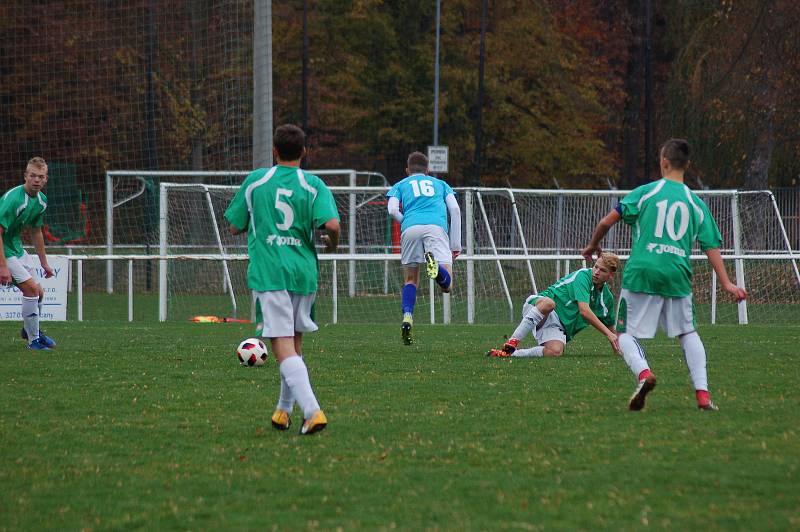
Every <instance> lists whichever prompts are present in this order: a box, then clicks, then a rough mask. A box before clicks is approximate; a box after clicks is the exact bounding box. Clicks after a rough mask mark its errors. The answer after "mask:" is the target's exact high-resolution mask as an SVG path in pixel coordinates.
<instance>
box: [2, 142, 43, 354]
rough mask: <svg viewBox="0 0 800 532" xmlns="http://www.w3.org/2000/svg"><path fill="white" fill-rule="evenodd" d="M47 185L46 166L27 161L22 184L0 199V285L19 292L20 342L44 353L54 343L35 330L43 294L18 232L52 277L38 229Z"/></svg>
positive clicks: (34, 160) (41, 160)
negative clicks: (12, 286)
mask: <svg viewBox="0 0 800 532" xmlns="http://www.w3.org/2000/svg"><path fill="white" fill-rule="evenodd" d="M46 184H47V163H46V162H45V160H44V159H42V158H41V157H34V158H33V159H31V160H30V161H28V166H27V167H26V168H25V183H24V184H22V185H19V186H17V187H14V188H12V189H11V190H9V191H8V192H6V193H5V194H3V197H2V198H0V285H8V284H12V283H13V284H15V285H16V286H17V288H19V290H20V292H22V331H21V333H20V334H21V335H22V338H23V339H25V340H27V341H28V348H29V349H38V350H48V349H50V348H51V347H54V346H55V345H56V343H55V341H54V340H53V339H52V338H50V337H48V336H45V335H44V333H42V331H41V330H39V316H40V314H41V312H42V299H43V297H44V291H43V290H42V285H40V284H39V283H38V282H36V279H35V278H34V274H35V273H36V264H35V261H33V260H32V259H33V257H31V256H30V255H28V253H27V252H26V251H25V250H24V249H23V247H22V239H21V238H20V235H21V233H22V230H23V229H25V228H26V227H30V228H31V229H30V232H29V233H30V236H31V239H32V240H33V247H34V249H35V250H36V255H38V256H39V264H40V265H41V267H42V271H43V272H44V276H45V277H52V276H53V273H54V272H53V269H52V268H51V267H50V265H49V264H48V263H47V254H46V253H45V250H44V236H42V225H43V224H44V220H43V218H42V216H43V215H44V211H45V209H47V198H46V197H45V195H44V193H43V192H42V189H43V188H44V186H45V185H46Z"/></svg>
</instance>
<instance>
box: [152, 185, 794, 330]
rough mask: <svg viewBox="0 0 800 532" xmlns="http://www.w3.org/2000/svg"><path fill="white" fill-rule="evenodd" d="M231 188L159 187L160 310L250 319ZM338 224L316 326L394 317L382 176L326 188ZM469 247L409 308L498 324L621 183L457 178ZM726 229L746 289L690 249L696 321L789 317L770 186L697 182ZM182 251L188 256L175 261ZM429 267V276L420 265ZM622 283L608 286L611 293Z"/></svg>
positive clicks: (395, 281)
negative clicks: (725, 187) (527, 183)
mask: <svg viewBox="0 0 800 532" xmlns="http://www.w3.org/2000/svg"><path fill="white" fill-rule="evenodd" d="M237 189H238V187H237V186H215V185H203V184H170V183H162V184H161V189H160V190H161V192H160V194H161V197H160V200H161V201H160V204H161V215H160V224H159V249H160V254H161V255H166V256H170V259H169V260H162V261H161V264H160V290H161V296H162V297H161V300H162V314H161V318H162V319H177V320H183V319H186V318H188V317H189V316H191V315H196V314H206V313H209V314H210V313H213V314H220V315H235V316H238V317H244V318H248V317H250V316H251V313H252V308H251V302H250V294H249V291H248V289H247V282H246V259H247V257H246V237H245V236H244V235H239V236H232V235H230V233H229V232H228V230H227V222H226V221H225V220H224V218H223V213H224V210H225V209H226V208H227V205H228V204H229V203H230V200H231V199H232V198H233V195H234V194H235V193H236V191H237ZM332 191H333V193H334V197H335V199H336V203H337V206H338V209H339V214H340V217H341V222H342V238H341V241H340V245H339V249H338V252H337V253H336V254H332V255H324V254H320V255H319V279H320V282H319V290H318V299H317V304H316V308H315V318H316V319H317V321H318V322H319V323H343V322H350V323H374V322H394V321H398V319H399V317H400V303H399V293H400V289H401V288H402V284H403V276H402V268H401V266H400V261H399V228H398V227H397V225H396V224H395V223H394V222H393V221H392V220H391V218H390V217H389V216H388V214H387V209H386V199H385V193H386V191H387V188H385V187H332ZM456 193H457V198H458V200H459V202H460V205H461V212H462V227H463V228H464V229H463V238H464V242H465V246H464V255H463V257H460V258H459V259H458V260H457V261H456V263H455V265H454V287H453V291H452V293H451V295H450V296H449V297H446V296H442V294H440V293H439V292H438V289H434V287H433V286H432V282H429V281H427V280H424V281H423V282H422V283H421V290H420V291H419V293H418V299H417V307H416V311H415V316H416V319H417V320H418V321H419V320H425V321H428V320H430V321H432V322H437V323H441V322H444V323H448V322H455V323H505V322H513V321H516V320H517V319H518V314H519V311H520V308H521V304H522V302H523V300H524V299H525V297H526V296H527V295H528V294H530V293H534V292H537V291H539V290H543V289H544V288H546V287H547V286H548V285H549V284H551V283H552V282H554V281H556V280H557V279H558V278H560V277H561V276H563V275H566V274H567V273H569V272H570V271H574V270H575V269H577V268H580V267H583V266H584V263H583V260H582V258H581V257H580V256H579V254H578V251H579V250H580V248H581V247H582V246H583V245H584V244H585V242H586V241H587V240H588V237H589V235H590V234H591V232H592V230H593V228H594V226H595V224H596V223H597V221H598V220H599V219H600V218H601V217H602V216H604V215H605V214H607V213H608V211H609V210H611V208H613V206H614V205H615V204H616V202H617V201H618V200H619V198H620V197H622V196H623V195H624V192H621V191H553V190H511V189H486V188H483V189H457V190H456ZM698 195H699V196H700V197H702V198H703V200H704V201H705V202H706V203H707V205H708V206H709V209H710V210H711V212H712V214H713V215H714V218H715V219H716V221H717V223H718V225H719V227H720V231H721V232H722V235H723V246H722V249H721V251H722V254H723V258H724V261H725V264H726V267H727V270H728V273H729V275H730V277H731V278H732V279H734V280H736V281H737V283H738V284H740V285H744V286H746V288H747V290H748V292H749V294H750V296H749V298H748V301H747V302H746V303H741V304H736V303H734V302H732V301H731V300H730V298H729V297H728V296H727V294H726V293H725V292H724V291H723V290H722V289H721V287H720V286H719V283H718V280H717V279H716V275H715V274H714V273H713V270H712V269H711V268H710V266H709V265H708V263H707V260H706V258H705V255H704V254H702V252H701V251H700V250H699V249H696V250H694V252H693V257H694V258H695V259H696V260H694V261H693V268H694V295H695V307H696V311H697V316H698V320H699V321H700V322H701V323H731V324H733V323H742V324H744V323H767V324H783V323H797V322H798V321H799V320H800V274H798V270H797V262H796V260H795V258H794V254H793V252H792V250H791V249H790V248H789V246H788V240H787V238H786V234H785V231H784V228H783V224H782V222H781V219H780V215H779V212H778V210H777V207H776V205H775V202H774V199H773V197H772V195H771V194H770V193H769V192H737V191H713V192H708V191H702V192H698ZM603 244H604V248H605V249H608V250H612V251H615V252H616V253H617V254H619V255H620V256H621V257H622V258H623V262H624V259H625V258H627V255H628V253H629V252H630V246H631V240H630V230H629V228H628V227H627V226H626V225H624V224H617V226H615V227H614V228H613V229H612V231H611V232H610V233H609V235H608V236H607V237H606V239H605V240H604V242H603ZM179 257H183V258H179ZM423 277H424V276H423ZM619 281H620V279H619V278H617V279H615V281H614V283H613V284H614V286H613V287H612V288H613V291H614V292H615V293H618V290H619V286H618V284H619Z"/></svg>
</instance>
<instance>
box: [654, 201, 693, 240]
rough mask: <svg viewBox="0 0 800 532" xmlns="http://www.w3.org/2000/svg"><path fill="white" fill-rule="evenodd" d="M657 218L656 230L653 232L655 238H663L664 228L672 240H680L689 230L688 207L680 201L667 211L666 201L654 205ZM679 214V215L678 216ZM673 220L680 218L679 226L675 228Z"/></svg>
mask: <svg viewBox="0 0 800 532" xmlns="http://www.w3.org/2000/svg"><path fill="white" fill-rule="evenodd" d="M656 208H657V209H658V218H656V228H655V230H654V231H653V233H654V235H655V236H656V238H661V237H662V236H664V228H665V227H666V229H667V234H668V235H669V237H670V238H671V239H672V240H676V241H677V240H680V239H681V238H683V235H685V234H686V230H687V229H688V228H689V207H687V206H686V204H685V203H684V202H682V201H676V202H675V203H673V204H672V205H670V207H669V209H667V200H663V201H659V202H658V203H656ZM679 213H680V215H679ZM675 218H680V221H679V223H680V225H679V226H678V228H677V229H676V228H675Z"/></svg>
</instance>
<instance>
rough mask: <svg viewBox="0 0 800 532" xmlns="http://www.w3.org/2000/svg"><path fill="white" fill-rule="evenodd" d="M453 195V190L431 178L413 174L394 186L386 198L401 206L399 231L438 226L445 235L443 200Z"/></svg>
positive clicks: (445, 217)
mask: <svg viewBox="0 0 800 532" xmlns="http://www.w3.org/2000/svg"><path fill="white" fill-rule="evenodd" d="M448 194H455V192H453V189H452V188H451V187H450V185H448V184H447V183H445V182H444V181H442V180H441V179H437V178H435V177H433V176H429V175H425V174H414V175H410V176H408V177H407V178H405V179H403V180H402V181H400V182H399V183H397V184H395V186H393V187H392V188H391V189H390V190H389V192H387V193H386V197H388V198H397V199H399V200H400V202H401V203H402V204H403V223H402V224H401V226H400V230H401V231H405V230H406V229H408V228H409V227H411V226H412V225H438V226H439V227H441V228H442V229H444V232H445V233H447V205H446V203H445V198H446V197H447V196H448Z"/></svg>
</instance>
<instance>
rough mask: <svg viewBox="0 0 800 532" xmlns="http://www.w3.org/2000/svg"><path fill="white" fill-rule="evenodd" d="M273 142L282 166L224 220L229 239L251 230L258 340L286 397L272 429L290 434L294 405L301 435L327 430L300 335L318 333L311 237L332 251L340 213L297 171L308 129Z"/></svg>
mask: <svg viewBox="0 0 800 532" xmlns="http://www.w3.org/2000/svg"><path fill="white" fill-rule="evenodd" d="M273 144H274V147H273V150H272V152H273V155H274V156H275V160H276V161H277V164H276V165H275V166H273V167H272V168H269V169H268V168H261V169H258V170H255V171H254V172H252V173H251V174H250V175H248V176H247V177H246V178H245V180H244V183H242V186H241V188H240V189H239V191H238V192H237V193H236V196H235V197H234V198H233V200H232V201H231V204H230V205H229V206H228V209H227V210H226V211H225V218H226V219H227V220H228V222H229V223H230V230H231V232H232V233H234V234H238V233H243V232H245V231H246V232H247V251H248V254H249V255H250V263H249V264H248V267H247V284H248V286H249V287H250V289H251V290H252V291H253V295H254V297H255V298H256V299H257V300H258V303H257V305H258V308H259V309H260V310H261V313H262V314H263V325H262V330H261V336H263V337H264V338H269V339H270V343H271V345H272V351H273V353H275V358H276V359H277V361H278V364H279V371H280V377H281V392H280V398H279V399H278V405H277V408H276V409H275V413H274V414H273V415H272V426H273V427H275V428H276V429H279V430H285V429H288V428H289V426H290V425H291V417H290V416H291V413H292V409H293V407H294V403H295V401H297V403H298V404H299V405H300V408H301V409H302V410H303V426H302V427H301V428H300V433H301V434H312V433H314V432H318V431H320V430H322V429H324V428H325V427H326V426H327V424H328V420H327V418H326V417H325V414H324V413H323V411H322V410H321V409H320V406H319V403H318V402H317V398H316V396H315V395H314V390H312V388H311V382H310V380H309V377H308V368H307V367H306V365H305V362H304V361H303V358H302V356H301V347H302V342H303V333H306V332H313V331H316V330H317V329H318V328H319V327H317V324H316V323H314V320H313V318H312V316H311V309H312V306H313V305H314V300H315V298H316V293H317V278H318V272H317V251H316V247H315V244H314V231H315V230H316V229H323V230H324V231H325V232H326V234H325V235H324V236H323V242H324V244H325V249H326V251H334V250H335V249H336V247H337V246H338V243H339V231H340V228H339V212H338V210H337V209H336V202H335V201H334V199H333V194H331V191H330V190H329V189H328V187H327V186H325V183H324V182H323V181H322V180H321V179H320V178H319V177H317V176H315V175H313V174H309V173H307V172H304V171H303V170H301V169H300V160H301V159H302V157H303V155H305V151H306V149H305V133H303V130H301V129H300V128H299V127H297V126H293V125H290V124H287V125H283V126H280V127H279V128H278V129H277V130H275V136H274V140H273Z"/></svg>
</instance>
